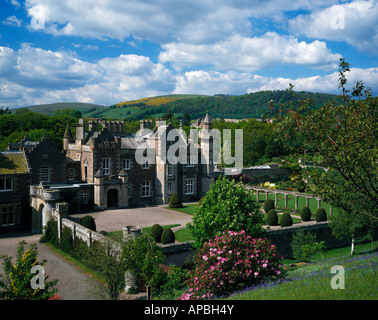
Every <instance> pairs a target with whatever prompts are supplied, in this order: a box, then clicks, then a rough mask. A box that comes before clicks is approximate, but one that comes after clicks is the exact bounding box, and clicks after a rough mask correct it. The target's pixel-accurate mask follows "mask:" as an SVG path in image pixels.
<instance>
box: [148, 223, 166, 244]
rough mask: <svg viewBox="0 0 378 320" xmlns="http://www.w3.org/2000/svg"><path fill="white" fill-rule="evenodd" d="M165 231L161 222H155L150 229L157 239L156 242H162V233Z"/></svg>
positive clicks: (152, 235) (153, 236)
mask: <svg viewBox="0 0 378 320" xmlns="http://www.w3.org/2000/svg"><path fill="white" fill-rule="evenodd" d="M162 233H163V227H162V226H161V225H160V224H157V223H156V224H154V225H153V226H152V227H151V230H150V236H151V237H152V238H154V239H155V241H156V242H161V234H162Z"/></svg>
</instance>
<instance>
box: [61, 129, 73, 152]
mask: <svg viewBox="0 0 378 320" xmlns="http://www.w3.org/2000/svg"><path fill="white" fill-rule="evenodd" d="M70 143H73V138H72V132H71V129H70V125H69V124H68V123H67V127H66V131H65V132H64V136H63V150H68V144H70Z"/></svg>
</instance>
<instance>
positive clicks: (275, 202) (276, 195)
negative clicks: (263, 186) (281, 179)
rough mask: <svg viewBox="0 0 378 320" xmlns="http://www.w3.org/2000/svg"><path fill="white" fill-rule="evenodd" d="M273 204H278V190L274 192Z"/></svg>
mask: <svg viewBox="0 0 378 320" xmlns="http://www.w3.org/2000/svg"><path fill="white" fill-rule="evenodd" d="M274 206H275V207H277V206H278V192H275V193H274Z"/></svg>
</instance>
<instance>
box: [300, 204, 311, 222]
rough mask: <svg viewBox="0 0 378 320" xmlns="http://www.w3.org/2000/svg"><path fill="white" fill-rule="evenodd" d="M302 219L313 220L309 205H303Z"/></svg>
mask: <svg viewBox="0 0 378 320" xmlns="http://www.w3.org/2000/svg"><path fill="white" fill-rule="evenodd" d="M301 219H302V221H310V220H311V210H310V208H309V207H303V208H302V210H301Z"/></svg>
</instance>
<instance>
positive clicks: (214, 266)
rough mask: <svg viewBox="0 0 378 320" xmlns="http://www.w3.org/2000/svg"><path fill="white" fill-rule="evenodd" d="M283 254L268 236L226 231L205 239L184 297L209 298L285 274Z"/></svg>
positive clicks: (186, 298)
mask: <svg viewBox="0 0 378 320" xmlns="http://www.w3.org/2000/svg"><path fill="white" fill-rule="evenodd" d="M281 259H282V257H279V256H278V254H277V252H276V248H275V246H274V245H272V244H271V243H270V241H269V240H268V239H252V238H251V236H249V235H246V234H245V232H244V231H241V232H234V231H225V232H224V233H223V235H222V236H220V237H219V236H216V237H215V239H212V240H210V241H208V242H206V243H205V244H204V245H203V247H202V248H201V249H200V250H199V252H198V254H197V255H196V256H195V257H194V264H195V270H194V271H193V272H191V273H190V277H189V279H188V281H187V283H186V284H187V286H188V288H189V289H188V290H186V292H185V293H184V294H183V295H182V297H181V300H193V299H194V300H195V299H210V298H212V297H215V296H217V297H220V296H224V295H227V294H230V293H232V292H234V291H236V290H240V289H243V288H245V287H248V286H251V285H255V284H258V283H260V282H262V281H266V280H269V279H276V278H280V277H281V276H282V265H281V264H280V262H281Z"/></svg>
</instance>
